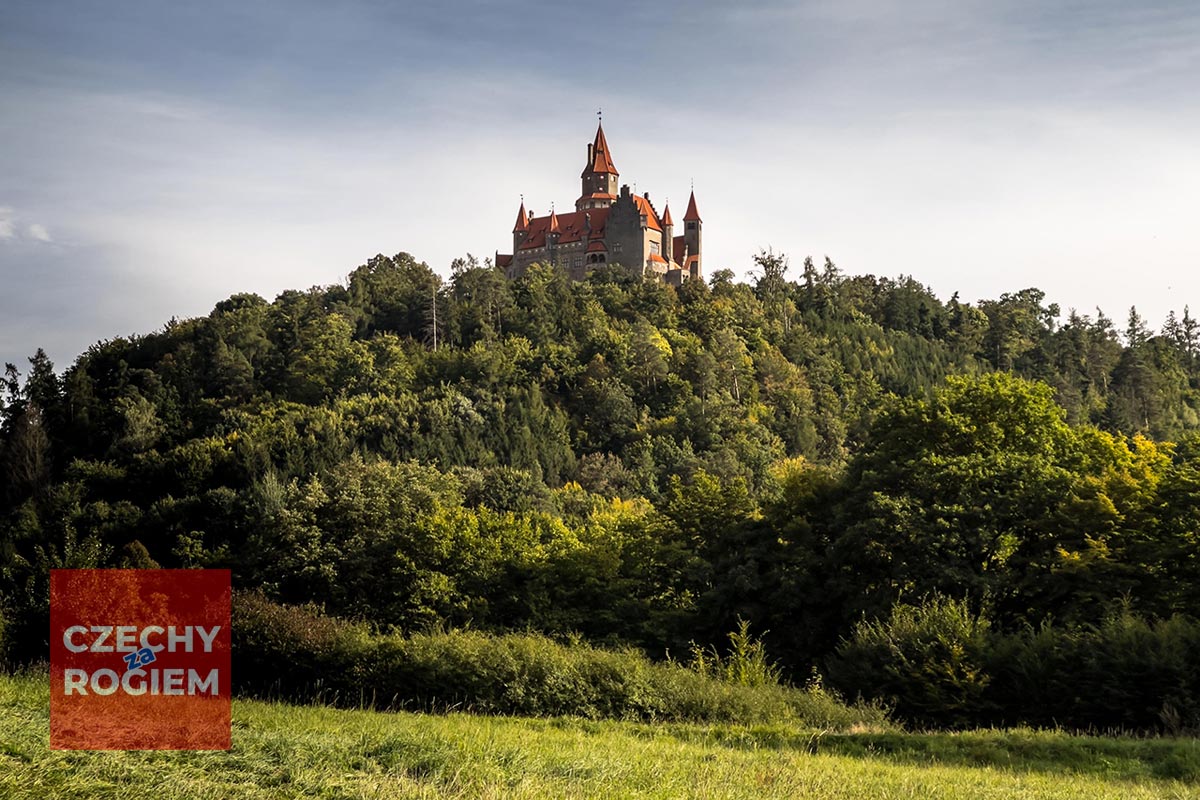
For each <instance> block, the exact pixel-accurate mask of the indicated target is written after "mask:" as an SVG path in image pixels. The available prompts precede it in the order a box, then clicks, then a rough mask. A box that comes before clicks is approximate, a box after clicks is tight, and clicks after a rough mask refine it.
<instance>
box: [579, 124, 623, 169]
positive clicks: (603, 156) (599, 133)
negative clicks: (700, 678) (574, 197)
mask: <svg viewBox="0 0 1200 800" xmlns="http://www.w3.org/2000/svg"><path fill="white" fill-rule="evenodd" d="M583 171H584V172H585V173H586V172H607V173H608V174H610V175H620V174H621V173H619V172H617V168H616V167H615V166H613V160H612V153H610V152H609V151H608V140H606V139H605V138H604V126H603V125H599V126H598V127H597V128H596V141H595V142H593V143H592V163H590V164H588V165H587V166H586V167H584V169H583Z"/></svg>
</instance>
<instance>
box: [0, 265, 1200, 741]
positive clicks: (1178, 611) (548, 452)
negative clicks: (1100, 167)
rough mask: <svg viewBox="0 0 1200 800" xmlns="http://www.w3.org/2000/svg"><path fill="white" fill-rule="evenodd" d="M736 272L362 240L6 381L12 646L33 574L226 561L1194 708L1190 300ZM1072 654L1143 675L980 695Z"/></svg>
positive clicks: (257, 570) (503, 611) (896, 678)
mask: <svg viewBox="0 0 1200 800" xmlns="http://www.w3.org/2000/svg"><path fill="white" fill-rule="evenodd" d="M755 266H756V269H755V272H754V273H753V280H752V281H751V282H750V283H740V282H736V281H735V280H734V279H733V277H734V276H733V274H732V273H731V272H728V271H721V272H717V273H715V274H713V275H712V276H711V277H710V279H709V280H708V281H707V282H700V281H689V282H686V283H684V284H683V285H682V286H681V287H678V288H674V287H670V286H666V285H663V284H661V283H658V282H654V281H641V280H638V279H634V278H632V277H630V276H629V275H628V274H627V273H626V272H625V271H623V270H620V269H619V268H610V269H607V270H600V271H597V272H595V273H593V274H592V276H591V277H590V278H589V279H588V280H587V281H585V282H581V283H572V282H570V281H568V280H567V279H566V278H565V277H564V275H563V274H562V273H561V272H558V271H556V270H554V269H551V268H540V267H535V268H533V269H531V270H529V271H528V272H527V273H526V274H525V275H524V276H523V277H521V278H520V279H518V280H515V281H509V280H507V279H505V278H504V277H503V275H502V274H501V273H499V272H498V271H497V270H495V269H493V268H491V267H490V265H486V264H483V265H481V264H479V263H477V262H476V261H475V260H474V259H471V258H467V259H462V260H460V261H458V262H456V263H455V264H454V265H453V270H452V274H451V276H450V278H449V279H448V280H447V279H443V278H441V277H439V276H438V275H437V274H436V273H435V272H433V271H432V270H431V269H429V268H428V267H427V266H426V265H424V264H422V263H419V262H417V261H416V260H414V259H413V258H412V257H411V256H409V255H407V254H404V253H401V254H399V255H397V256H395V257H394V258H387V257H384V256H376V257H375V258H373V259H371V260H370V261H369V262H368V263H366V264H365V265H363V266H361V267H359V268H358V269H356V270H354V272H353V273H351V274H350V276H349V278H348V280H347V281H346V282H345V283H344V284H339V285H334V286H329V287H321V288H313V289H310V290H308V291H288V292H284V293H283V294H281V295H280V296H279V297H277V298H276V299H275V300H274V301H273V302H269V301H267V300H265V299H263V298H261V297H259V296H257V295H251V294H235V295H233V296H231V297H230V298H229V299H227V300H223V301H221V302H220V303H218V304H217V305H216V307H215V308H214V309H213V311H212V313H211V314H209V315H208V316H207V317H203V318H198V319H189V320H184V321H177V320H172V321H171V322H170V323H168V324H167V325H166V326H165V327H164V328H163V329H162V330H160V331H157V332H154V333H151V334H148V335H145V336H140V337H133V338H128V339H125V338H122V339H114V340H111V341H107V342H103V343H99V344H97V345H95V346H93V347H92V348H90V349H89V350H88V351H87V352H86V353H84V354H82V355H81V356H80V357H79V358H78V360H77V361H76V362H75V363H74V364H73V365H71V366H69V367H68V368H66V369H65V371H63V372H62V373H61V374H59V373H56V371H55V368H54V366H53V365H52V364H51V363H50V362H49V360H48V359H47V358H46V357H45V355H44V354H43V353H41V351H38V353H37V354H36V355H34V356H33V357H32V358H30V359H29V365H28V366H27V367H25V368H24V369H20V370H19V369H18V368H17V367H16V366H14V365H8V368H7V372H6V375H5V377H4V386H3V387H2V391H3V399H2V406H0V466H2V468H3V476H4V479H3V489H2V496H0V608H2V609H3V610H2V612H0V642H3V643H4V644H5V647H6V648H7V657H8V659H9V660H10V661H14V662H15V661H21V660H28V659H30V658H38V657H41V656H42V654H44V653H45V651H46V641H45V637H46V630H47V618H48V590H47V584H48V574H49V570H50V569H51V568H55V567H94V566H125V567H151V566H155V565H161V566H163V567H228V568H230V569H232V570H233V575H234V581H235V584H236V585H237V586H238V587H239V588H244V589H254V590H258V591H260V592H261V593H262V594H263V595H264V596H265V597H267V598H270V599H271V600H274V601H278V602H284V603H293V604H300V603H313V604H316V605H317V606H320V607H322V608H323V609H324V610H325V611H326V612H327V613H329V614H332V615H337V616H340V617H345V618H350V619H354V620H359V621H363V622H367V623H370V624H372V625H375V626H377V627H378V629H380V630H381V631H395V632H400V633H409V632H417V631H424V630H429V629H431V628H447V629H448V628H461V627H470V628H474V629H477V630H481V631H493V632H503V631H526V630H529V631H538V632H542V633H545V634H549V635H552V636H560V637H564V640H567V639H572V638H575V637H582V638H583V639H585V640H587V641H588V642H590V643H593V644H597V645H603V646H609V645H612V646H633V647H638V648H642V649H643V650H644V651H645V652H646V653H648V654H649V655H650V656H651V657H655V658H662V657H665V656H667V655H669V654H679V653H684V652H687V650H688V648H689V647H691V646H692V645H694V644H697V643H698V644H700V645H704V646H707V645H717V646H720V645H721V644H722V643H723V642H725V640H726V635H727V634H728V632H730V631H732V630H735V629H737V627H738V625H739V623H740V622H749V623H750V626H751V629H752V630H754V631H757V632H759V633H760V634H761V635H762V637H763V642H764V643H765V645H766V648H767V651H768V652H769V653H770V654H771V656H772V657H773V658H774V659H776V660H777V661H778V662H779V664H780V665H781V667H782V668H783V670H784V674H785V675H787V676H788V677H789V678H790V679H791V680H793V681H796V682H799V683H803V682H804V681H806V680H808V679H809V676H810V675H812V674H813V672H814V670H816V671H819V672H820V673H821V674H823V675H825V676H826V679H827V680H829V681H830V682H832V683H833V684H834V685H835V686H837V687H838V688H840V689H841V690H842V691H844V692H846V693H847V694H858V693H862V694H864V695H866V696H868V697H877V698H880V699H883V700H884V701H885V702H888V703H891V704H893V705H894V706H895V707H896V709H897V711H898V713H899V714H900V715H901V716H903V717H906V718H908V719H912V720H916V721H921V722H927V723H934V724H949V725H957V724H968V723H971V724H975V723H979V722H1014V721H1025V722H1034V723H1046V724H1053V723H1054V722H1056V721H1058V722H1062V721H1064V720H1069V721H1073V722H1074V723H1076V724H1080V725H1090V724H1096V725H1104V724H1113V725H1130V726H1140V727H1147V726H1152V725H1154V724H1157V722H1156V721H1155V720H1157V719H1161V720H1164V722H1163V724H1168V723H1170V724H1171V725H1175V726H1179V725H1193V724H1197V723H1200V716H1197V717H1196V718H1191V717H1188V716H1187V715H1189V714H1196V715H1200V685H1193V684H1195V682H1196V679H1195V678H1187V679H1186V680H1190V681H1192V683H1187V682H1186V680H1184V679H1183V678H1178V677H1177V676H1176V675H1175V672H1171V670H1172V669H1175V667H1173V666H1171V665H1173V664H1175V662H1177V661H1178V662H1180V663H1185V662H1187V661H1188V660H1189V659H1190V660H1191V663H1195V662H1194V656H1200V627H1198V626H1197V624H1196V623H1195V622H1194V620H1193V615H1196V614H1198V613H1200V548H1198V547H1197V537H1198V536H1200V436H1198V435H1197V431H1200V324H1198V323H1197V321H1196V320H1195V319H1193V318H1192V317H1191V314H1190V312H1189V311H1188V310H1187V309H1184V310H1183V312H1182V314H1181V315H1178V316H1176V315H1172V316H1171V317H1170V318H1169V319H1168V320H1167V322H1166V324H1165V325H1164V326H1163V327H1162V329H1161V330H1160V331H1158V332H1154V331H1152V330H1150V329H1149V328H1148V327H1147V325H1146V324H1145V322H1144V321H1143V320H1142V319H1141V318H1140V317H1139V315H1138V314H1137V312H1136V311H1135V310H1130V312H1129V315H1128V318H1127V323H1126V324H1125V325H1124V326H1123V327H1122V328H1118V327H1117V326H1116V325H1115V324H1114V323H1113V322H1112V321H1111V320H1110V319H1109V318H1107V317H1105V316H1104V315H1103V314H1101V313H1100V312H1099V311H1097V312H1096V313H1095V315H1083V314H1079V313H1076V312H1075V311H1071V312H1069V313H1068V314H1066V315H1065V317H1064V315H1063V313H1062V312H1061V310H1060V308H1059V307H1058V306H1056V305H1053V304H1047V303H1046V299H1045V297H1044V295H1043V293H1042V292H1040V291H1038V290H1037V289H1025V290H1022V291H1017V292H1014V293H1011V294H1005V295H1003V296H1001V297H1000V298H999V299H996V300H984V301H980V302H978V303H975V304H972V303H967V302H962V301H961V300H960V299H959V298H958V297H957V296H955V297H952V298H950V299H949V300H948V301H944V300H942V299H939V298H937V297H935V296H934V295H933V294H932V292H930V291H929V290H928V289H927V288H926V287H924V286H922V285H921V284H920V283H918V282H917V281H916V280H914V279H912V278H907V277H904V278H900V279H898V280H893V279H886V278H876V277H873V276H869V275H868V276H851V275H844V274H842V273H840V272H839V271H838V269H837V267H836V266H835V265H834V264H833V263H832V262H831V261H829V260H828V259H826V260H825V263H824V264H823V265H822V266H817V265H816V264H814V263H813V262H812V260H810V259H806V260H805V261H804V263H803V266H802V267H800V268H799V269H798V270H796V271H794V272H793V273H791V274H789V265H788V262H787V260H786V259H785V258H784V257H782V256H780V255H777V254H773V253H771V252H763V253H760V254H759V255H758V256H757V257H756V258H755ZM1106 648H1107V649H1106ZM1155 648H1160V649H1157V650H1156V649H1155ZM1189 648H1190V649H1189ZM898 653H900V654H902V655H903V658H901V657H900V656H898V655H897V654H898ZM1097 653H1110V655H1111V657H1110V658H1109V657H1107V656H1106V658H1107V659H1108V660H1100V661H1095V663H1094V664H1093V665H1092V666H1091V667H1088V663H1091V662H1088V661H1087V659H1086V658H1083V657H1082V655H1081V654H1090V655H1091V656H1095V654H1097ZM1131 654H1132V655H1131ZM1097 658H1098V657H1097ZM1138 658H1141V659H1142V660H1141V661H1138V660H1137V659H1138ZM1121 659H1125V660H1124V661H1122V660H1121ZM1130 659H1132V660H1130ZM1181 660H1182V661H1181ZM901 662H902V663H901ZM1122 664H1123V665H1125V666H1123V667H1122V666H1120V665H1122ZM1114 665H1116V666H1114ZM1088 669H1092V670H1093V672H1094V673H1095V674H1094V676H1093V677H1094V681H1095V682H1098V683H1096V686H1102V685H1104V684H1103V682H1104V681H1106V680H1110V681H1118V682H1119V680H1120V679H1123V678H1122V677H1121V676H1122V675H1126V673H1127V677H1128V676H1135V677H1130V678H1128V680H1127V681H1126V683H1119V685H1117V684H1114V686H1116V688H1112V689H1111V691H1124V690H1125V689H1123V688H1121V687H1125V686H1126V684H1127V683H1129V681H1133V682H1134V683H1137V682H1138V681H1140V680H1141V678H1137V677H1136V676H1138V675H1141V676H1143V677H1144V675H1145V674H1148V673H1146V670H1150V671H1151V672H1153V673H1154V675H1158V676H1159V677H1158V678H1156V680H1159V681H1160V684H1162V685H1156V687H1157V688H1152V689H1147V690H1146V691H1147V692H1149V694H1148V695H1147V697H1146V698H1135V699H1132V700H1128V701H1127V702H1125V704H1124V705H1123V706H1121V710H1120V712H1119V714H1118V715H1117V716H1115V717H1114V716H1113V715H1112V714H1111V713H1109V714H1108V715H1107V716H1106V715H1105V713H1104V710H1103V709H1102V708H1096V707H1094V706H1095V705H1096V704H1095V703H1093V704H1091V705H1089V704H1088V701H1087V699H1086V698H1084V699H1082V700H1081V699H1080V697H1079V696H1077V695H1079V694H1080V692H1079V691H1076V692H1074V693H1073V699H1072V697H1068V698H1067V699H1065V700H1061V701H1060V702H1059V705H1055V702H1056V701H1055V699H1054V698H1052V697H1043V696H1040V695H1039V696H1036V697H1031V698H1029V699H1028V702H1027V703H1026V704H1025V705H1023V706H1020V707H1017V706H1015V705H1014V704H1013V703H1012V702H1008V701H1006V700H1005V698H1007V697H1010V696H1011V695H1013V694H1014V693H1017V694H1019V693H1021V692H1025V693H1026V694H1028V692H1029V691H1033V689H1031V688H1030V687H1034V686H1042V687H1043V691H1046V692H1049V691H1050V690H1049V689H1045V688H1044V687H1047V686H1053V685H1054V681H1055V680H1058V681H1060V683H1061V682H1063V681H1067V680H1068V679H1069V677H1070V676H1071V675H1075V676H1076V677H1078V676H1079V675H1081V674H1085V673H1086V674H1090V673H1088ZM1122 669H1125V671H1126V672H1125V673H1122V672H1121V670H1122ZM1180 669H1184V668H1183V667H1181V668H1180ZM1188 669H1189V670H1190V668H1188ZM1154 670H1158V671H1157V672H1154ZM1160 673H1161V674H1160ZM1113 676H1116V677H1113ZM1163 676H1165V677H1163ZM1022 681H1024V682H1023V683H1022ZM1163 681H1166V684H1163V683H1162V682H1163ZM1172 681H1174V683H1172ZM1180 681H1184V682H1183V683H1180ZM1167 684H1169V685H1167ZM1185 684H1186V685H1185ZM1139 685H1140V684H1139ZM1163 686H1166V688H1163ZM1063 691H1064V692H1066V693H1067V694H1072V693H1071V692H1069V691H1067V690H1063ZM1104 691H1108V690H1104ZM1164 698H1166V700H1164ZM1062 703H1066V704H1067V705H1066V706H1063V705H1062ZM1122 715H1124V716H1122ZM1180 715H1183V717H1187V718H1180ZM1147 720H1149V721H1147Z"/></svg>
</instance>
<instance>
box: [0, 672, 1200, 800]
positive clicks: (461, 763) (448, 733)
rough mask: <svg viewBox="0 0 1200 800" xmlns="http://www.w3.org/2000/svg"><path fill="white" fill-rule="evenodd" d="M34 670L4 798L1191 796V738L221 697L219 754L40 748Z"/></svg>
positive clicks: (8, 737) (41, 681)
mask: <svg viewBox="0 0 1200 800" xmlns="http://www.w3.org/2000/svg"><path fill="white" fill-rule="evenodd" d="M48 705H49V704H48V700H47V682H46V679H45V676H44V675H42V676H38V675H22V676H17V677H0V796H2V797H13V798H39V799H40V798H58V797H62V798H132V797H144V796H154V797H160V798H168V799H170V798H228V797H246V798H275V797H321V798H475V797H480V798H540V797H563V798H663V799H664V800H666V799H667V798H684V797H704V798H831V799H832V800H838V799H840V798H845V799H847V800H849V799H853V800H859V799H860V798H1013V797H1018V798H1039V799H1040V798H1079V797H1086V798H1122V799H1123V800H1124V799H1125V798H1191V797H1197V798H1200V786H1197V785H1196V784H1195V781H1197V780H1200V743H1198V742H1196V741H1194V740H1184V739H1133V738H1099V737H1079V736H1069V735H1066V734H1061V733H1043V732H1032V731H1009V732H1002V731H981V732H973V733H962V734H944V735H943V734H922V735H909V734H903V733H897V732H892V731H867V732H862V733H837V734H833V733H824V732H822V731H817V730H801V729H797V728H794V727H790V726H784V725H765V726H757V727H754V726H751V727H746V726H736V725H697V724H684V723H670V724H661V723H660V724H646V723H631V722H612V721H593V720H584V719H577V718H555V719H528V718H515V717H488V716H473V715H468V714H446V715H427V714H412V713H378V712H371V711H354V710H339V709H332V708H327V707H321V706H295V705H284V704H278V703H266V702H258V701H235V703H234V714H233V717H234V731H233V749H232V750H230V751H228V752H82V751H80V752H70V751H52V750H50V749H49V747H48V735H49V734H48V728H49V709H48Z"/></svg>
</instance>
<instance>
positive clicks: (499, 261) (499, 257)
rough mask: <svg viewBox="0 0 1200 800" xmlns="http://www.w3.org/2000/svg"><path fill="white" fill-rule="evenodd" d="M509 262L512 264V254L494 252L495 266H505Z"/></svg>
mask: <svg viewBox="0 0 1200 800" xmlns="http://www.w3.org/2000/svg"><path fill="white" fill-rule="evenodd" d="M511 264H512V256H511V255H505V254H504V253H497V254H496V266H497V267H507V266H509V265H511Z"/></svg>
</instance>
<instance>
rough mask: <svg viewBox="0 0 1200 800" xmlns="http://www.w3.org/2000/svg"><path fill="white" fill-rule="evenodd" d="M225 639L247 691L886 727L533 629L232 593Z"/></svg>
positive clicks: (542, 711)
mask: <svg viewBox="0 0 1200 800" xmlns="http://www.w3.org/2000/svg"><path fill="white" fill-rule="evenodd" d="M233 636H234V647H233V655H234V666H235V670H234V677H235V680H236V681H237V690H238V692H239V693H241V694H245V695H251V696H259V697H276V698H278V697H284V698H288V699H294V700H302V701H309V700H314V699H316V700H319V701H322V702H330V703H334V704H349V705H363V706H368V707H372V708H379V709H398V708H417V709H422V710H432V711H442V710H449V709H463V710H470V711H478V712H484V713H493V714H516V715H523V716H562V715H570V716H581V717H588V718H608V719H636V720H669V721H681V722H683V721H695V722H733V723H759V722H772V721H788V722H793V723H796V724H804V725H811V726H819V727H823V728H832V729H846V728H849V727H852V726H855V725H868V726H877V727H878V726H883V725H885V724H886V718H885V715H884V713H883V712H882V711H881V710H880V709H879V708H877V707H866V706H856V707H853V708H851V707H847V706H846V705H844V704H843V703H841V702H840V700H839V699H838V698H837V697H836V696H835V695H833V694H831V693H829V692H826V691H825V690H823V689H822V688H820V687H819V686H813V687H809V688H807V689H795V688H792V687H786V686H780V685H760V686H745V685H738V684H735V683H731V682H728V681H723V680H719V679H717V678H715V677H712V676H708V675H701V674H698V673H696V672H694V671H692V670H690V669H688V668H686V667H684V666H682V665H679V664H673V663H666V664H656V663H653V662H651V661H649V660H648V659H647V658H646V657H645V656H643V655H642V654H640V653H637V652H634V651H612V650H601V649H597V648H593V647H590V646H588V645H585V644H581V643H572V644H570V645H564V644H560V643H558V642H555V641H552V640H550V639H548V638H546V637H544V636H539V635H535V634H507V635H503V636H496V635H490V634H485V633H479V632H475V631H455V632H451V633H430V634H420V635H415V636H412V637H401V636H395V635H373V634H371V633H369V632H368V631H367V630H366V629H365V628H363V627H361V626H357V625H354V624H350V623H346V622H342V621H338V620H334V619H331V618H329V617H325V616H322V615H321V614H320V613H319V612H318V611H317V609H314V608H311V607H308V608H297V607H284V606H279V605H276V604H274V603H272V602H270V601H269V600H267V599H265V598H264V597H262V596H261V595H252V594H251V595H248V594H241V593H237V594H235V595H234V615H233Z"/></svg>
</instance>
